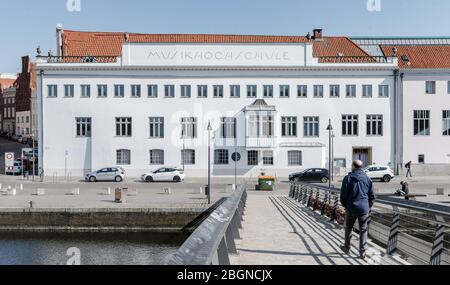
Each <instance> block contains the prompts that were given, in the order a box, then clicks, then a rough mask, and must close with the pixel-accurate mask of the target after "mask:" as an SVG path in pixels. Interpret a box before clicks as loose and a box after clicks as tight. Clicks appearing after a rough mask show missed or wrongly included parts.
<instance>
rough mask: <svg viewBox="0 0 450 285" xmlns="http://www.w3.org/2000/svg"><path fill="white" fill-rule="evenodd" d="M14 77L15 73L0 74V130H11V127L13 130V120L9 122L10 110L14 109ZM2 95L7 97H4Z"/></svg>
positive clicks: (10, 118)
mask: <svg viewBox="0 0 450 285" xmlns="http://www.w3.org/2000/svg"><path fill="white" fill-rule="evenodd" d="M16 79H17V75H15V74H6V73H2V74H0V131H2V132H8V130H9V131H11V130H10V129H11V128H12V130H14V122H11V120H12V118H13V117H12V110H14V106H13V105H14V100H15V99H14V98H15V88H14V83H15V81H16ZM4 96H6V98H8V99H4ZM11 98H13V99H11ZM11 108H13V109H11ZM4 122H5V124H4Z"/></svg>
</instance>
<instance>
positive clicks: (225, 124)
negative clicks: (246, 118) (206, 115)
mask: <svg viewBox="0 0 450 285" xmlns="http://www.w3.org/2000/svg"><path fill="white" fill-rule="evenodd" d="M220 137H222V138H236V118H221V126H220Z"/></svg>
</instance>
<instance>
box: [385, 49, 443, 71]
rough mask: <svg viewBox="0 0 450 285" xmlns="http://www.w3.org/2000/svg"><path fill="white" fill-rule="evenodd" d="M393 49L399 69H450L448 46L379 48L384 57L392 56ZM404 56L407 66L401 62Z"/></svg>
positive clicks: (403, 61)
mask: <svg viewBox="0 0 450 285" xmlns="http://www.w3.org/2000/svg"><path fill="white" fill-rule="evenodd" d="M394 47H395V48H397V56H398V65H399V67H400V68H404V69H414V68H424V69H425V68H436V69H440V68H450V45H408V46H381V49H382V51H383V53H384V54H385V55H386V56H392V55H393V48H394ZM405 56H407V58H408V59H409V64H408V61H405V60H403V58H404V57H405Z"/></svg>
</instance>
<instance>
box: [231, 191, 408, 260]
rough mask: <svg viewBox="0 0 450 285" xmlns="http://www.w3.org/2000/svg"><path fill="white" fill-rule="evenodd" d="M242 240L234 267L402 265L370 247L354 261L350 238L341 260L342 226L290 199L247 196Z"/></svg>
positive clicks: (376, 248)
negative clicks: (347, 252) (349, 247)
mask: <svg viewBox="0 0 450 285" xmlns="http://www.w3.org/2000/svg"><path fill="white" fill-rule="evenodd" d="M244 219H245V220H244V222H243V225H242V226H243V229H242V231H241V237H242V239H241V240H237V250H238V254H237V255H232V256H231V264H233V265H406V264H407V263H406V262H405V261H403V260H402V259H400V258H398V257H395V256H394V257H393V256H389V255H386V254H385V252H384V250H383V249H382V248H381V247H378V246H376V245H375V244H373V243H371V242H369V248H368V250H367V258H366V260H361V259H359V258H358V250H357V243H358V241H357V238H358V236H357V235H356V234H355V235H354V239H353V242H352V245H353V246H352V250H351V253H350V255H345V254H343V253H342V252H341V251H340V249H339V246H340V245H341V244H343V237H344V230H343V228H342V226H340V225H337V224H335V223H330V222H329V220H328V218H326V217H323V216H321V215H320V214H318V213H316V212H313V211H312V210H311V209H308V208H306V207H305V206H303V205H300V204H299V203H296V202H295V201H294V200H292V199H291V198H288V197H286V196H274V195H271V194H266V195H261V194H260V193H258V194H256V193H251V192H249V195H248V201H247V208H246V212H245V216H244Z"/></svg>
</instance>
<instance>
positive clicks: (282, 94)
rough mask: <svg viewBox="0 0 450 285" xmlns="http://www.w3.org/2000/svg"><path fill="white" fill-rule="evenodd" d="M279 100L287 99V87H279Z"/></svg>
mask: <svg viewBox="0 0 450 285" xmlns="http://www.w3.org/2000/svg"><path fill="white" fill-rule="evenodd" d="M280 98H289V85H280Z"/></svg>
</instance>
